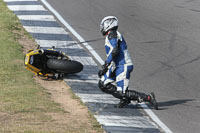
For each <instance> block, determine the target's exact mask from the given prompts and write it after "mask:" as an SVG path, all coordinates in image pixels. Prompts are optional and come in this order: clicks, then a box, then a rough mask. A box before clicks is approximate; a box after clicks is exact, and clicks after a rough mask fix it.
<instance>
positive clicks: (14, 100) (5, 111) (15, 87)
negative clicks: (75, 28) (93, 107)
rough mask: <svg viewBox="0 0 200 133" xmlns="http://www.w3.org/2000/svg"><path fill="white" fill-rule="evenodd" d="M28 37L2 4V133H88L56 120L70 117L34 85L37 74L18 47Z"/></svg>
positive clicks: (0, 15)
mask: <svg viewBox="0 0 200 133" xmlns="http://www.w3.org/2000/svg"><path fill="white" fill-rule="evenodd" d="M24 36H26V37H27V38H29V39H30V38H31V36H30V35H29V34H28V33H27V32H25V31H24V29H23V28H22V26H21V24H20V22H19V20H18V19H17V17H16V16H15V15H14V14H13V13H12V12H11V11H9V10H8V9H7V7H6V5H5V3H4V2H3V1H2V0H0V132H13V133H18V132H23V133H54V132H55V133H57V132H69V133H75V132H76V133H79V132H80V133H82V132H87V127H84V126H81V127H73V126H72V125H66V123H62V122H60V121H59V119H58V120H57V119H53V118H52V117H53V115H54V114H56V115H57V116H63V117H66V116H67V115H70V114H69V113H68V112H65V111H64V110H63V109H62V108H61V106H60V105H59V104H57V103H55V102H54V101H52V99H51V95H50V94H49V93H47V92H46V90H45V89H44V88H42V87H41V86H39V85H38V84H36V83H35V82H34V80H33V74H32V73H31V72H29V71H27V70H25V68H24V63H23V62H24V54H23V51H22V46H21V45H20V44H19V43H18V39H20V38H21V37H24ZM66 118H67V117H66ZM90 119H92V115H91V116H90ZM73 121H75V122H76V121H78V120H73ZM91 122H92V123H93V127H94V129H95V130H96V131H97V132H102V130H100V127H99V125H98V124H97V123H96V121H95V120H94V119H92V120H91ZM97 127H98V129H97Z"/></svg>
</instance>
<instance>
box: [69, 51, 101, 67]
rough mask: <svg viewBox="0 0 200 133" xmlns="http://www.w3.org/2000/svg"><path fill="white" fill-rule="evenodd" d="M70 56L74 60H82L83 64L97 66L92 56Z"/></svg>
mask: <svg viewBox="0 0 200 133" xmlns="http://www.w3.org/2000/svg"><path fill="white" fill-rule="evenodd" d="M69 53H70V51H69ZM70 58H71V59H73V60H77V61H80V62H81V63H82V64H83V65H90V66H97V64H96V63H95V62H94V60H93V59H92V57H80V56H70Z"/></svg>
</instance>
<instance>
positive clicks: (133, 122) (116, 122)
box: [95, 115, 158, 128]
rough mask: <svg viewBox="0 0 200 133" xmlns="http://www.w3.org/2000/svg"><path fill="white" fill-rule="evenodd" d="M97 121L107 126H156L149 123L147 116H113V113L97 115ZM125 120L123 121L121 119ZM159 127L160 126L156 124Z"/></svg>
mask: <svg viewBox="0 0 200 133" xmlns="http://www.w3.org/2000/svg"><path fill="white" fill-rule="evenodd" d="M95 117H96V118H97V121H99V123H100V124H102V125H105V126H114V127H115V126H120V127H134V128H155V126H156V125H155V124H154V123H153V122H152V123H149V119H148V118H147V117H145V116H129V117H127V116H113V115H110V116H109V115H95ZM121 120H123V121H121ZM156 127H157V128H158V126H156Z"/></svg>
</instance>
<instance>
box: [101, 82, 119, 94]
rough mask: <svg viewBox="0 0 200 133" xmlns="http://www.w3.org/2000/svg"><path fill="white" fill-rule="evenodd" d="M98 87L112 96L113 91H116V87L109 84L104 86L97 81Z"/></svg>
mask: <svg viewBox="0 0 200 133" xmlns="http://www.w3.org/2000/svg"><path fill="white" fill-rule="evenodd" d="M98 87H99V88H100V89H101V90H102V91H103V92H105V93H108V94H113V93H114V92H115V91H117V87H116V86H115V85H113V84H111V83H108V84H104V82H103V81H101V80H100V81H99V83H98Z"/></svg>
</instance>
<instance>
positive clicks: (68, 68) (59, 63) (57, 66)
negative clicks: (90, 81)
mask: <svg viewBox="0 0 200 133" xmlns="http://www.w3.org/2000/svg"><path fill="white" fill-rule="evenodd" d="M47 67H48V68H49V69H53V70H55V71H58V72H63V73H66V74H73V73H78V72H81V71H82V70H83V65H82V64H81V63H80V62H78V61H73V60H59V59H49V60H48V61H47Z"/></svg>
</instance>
